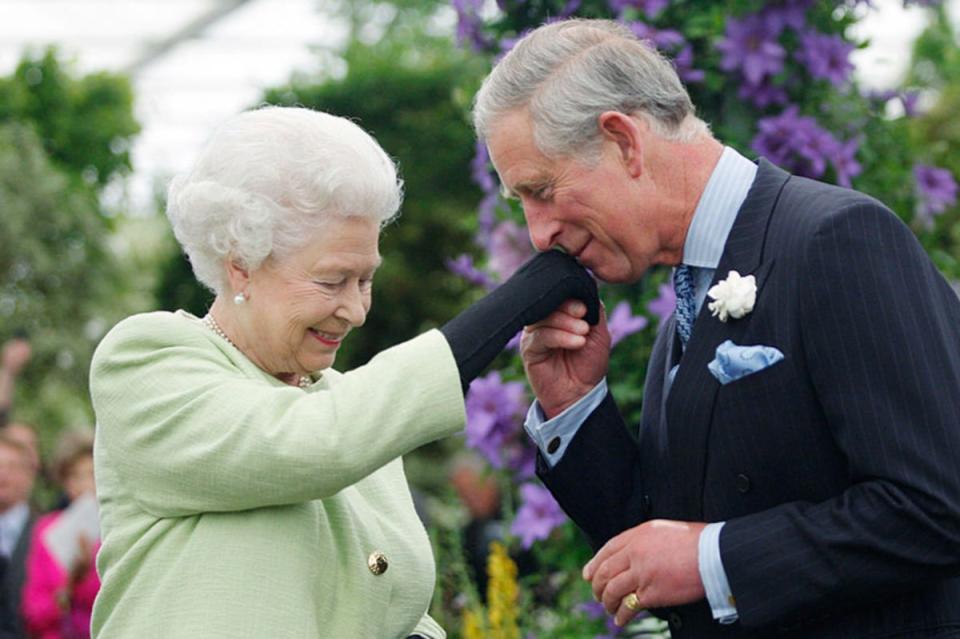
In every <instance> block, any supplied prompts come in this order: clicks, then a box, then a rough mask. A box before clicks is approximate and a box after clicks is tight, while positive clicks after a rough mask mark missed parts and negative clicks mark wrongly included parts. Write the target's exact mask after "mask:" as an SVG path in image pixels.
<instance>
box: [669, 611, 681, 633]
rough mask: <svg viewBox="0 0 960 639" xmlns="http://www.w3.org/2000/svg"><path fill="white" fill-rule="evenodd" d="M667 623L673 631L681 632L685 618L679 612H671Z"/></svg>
mask: <svg viewBox="0 0 960 639" xmlns="http://www.w3.org/2000/svg"><path fill="white" fill-rule="evenodd" d="M667 623H669V624H670V629H671V630H680V629H681V628H683V617H681V616H680V613H679V612H671V613H670V614H669V615H667Z"/></svg>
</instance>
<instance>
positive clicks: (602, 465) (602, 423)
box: [537, 393, 639, 550]
mask: <svg viewBox="0 0 960 639" xmlns="http://www.w3.org/2000/svg"><path fill="white" fill-rule="evenodd" d="M638 463H639V459H638V454H637V446H636V443H635V442H634V441H633V440H632V439H631V438H630V435H629V434H628V432H627V427H626V424H625V423H624V420H623V417H622V416H621V415H620V411H619V410H618V409H617V404H616V402H615V401H614V399H613V395H611V394H610V393H608V394H607V396H606V397H605V398H604V400H603V401H602V402H600V405H599V406H597V408H596V409H595V410H594V411H593V412H592V413H591V414H590V416H589V417H588V418H587V420H586V421H585V422H584V423H583V425H582V426H581V427H580V429H579V430H578V431H577V434H576V435H575V436H574V438H573V441H571V442H570V445H569V446H568V447H567V450H566V452H565V453H564V455H563V457H561V458H560V461H559V462H558V463H557V464H556V465H555V466H554V467H553V468H550V466H549V465H548V464H547V463H546V461H545V460H544V459H543V458H542V455H541V453H540V452H539V451H538V452H537V475H538V476H539V477H540V479H541V480H542V481H543V483H544V484H545V485H546V486H547V488H548V489H549V490H550V492H551V493H552V494H553V496H554V497H555V498H556V500H557V503H559V504H560V506H561V507H562V508H563V510H564V512H566V513H567V515H569V517H570V519H572V520H573V521H574V523H576V524H577V526H578V527H579V528H580V530H582V531H583V532H584V534H585V535H586V536H587V539H588V540H589V541H590V545H591V546H592V547H593V548H594V550H598V549H599V548H600V547H601V546H603V544H605V543H606V542H607V540H608V539H610V538H611V537H613V536H615V535H617V534H619V533H620V532H621V531H623V530H624V529H625V528H627V527H629V526H630V525H633V523H635V521H634V518H633V516H632V515H631V513H630V508H629V507H628V506H629V503H630V502H631V501H633V496H634V493H635V490H636V489H635V486H634V485H633V482H632V480H631V479H630V478H632V477H637V476H638V473H637V472H636V469H637V464H638ZM630 522H633V523H630Z"/></svg>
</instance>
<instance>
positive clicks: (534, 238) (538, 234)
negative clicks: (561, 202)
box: [523, 203, 561, 251]
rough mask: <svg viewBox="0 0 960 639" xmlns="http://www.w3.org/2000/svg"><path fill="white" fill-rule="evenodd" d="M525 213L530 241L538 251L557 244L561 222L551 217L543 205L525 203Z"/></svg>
mask: <svg viewBox="0 0 960 639" xmlns="http://www.w3.org/2000/svg"><path fill="white" fill-rule="evenodd" d="M523 215H524V217H525V218H526V219H527V230H528V231H529V232H530V241H531V242H532V243H533V246H534V247H535V248H536V249H537V250H538V251H546V250H547V249H549V248H551V247H552V246H555V245H556V244H557V241H558V240H559V237H560V228H561V227H560V224H559V223H557V222H556V221H554V220H552V219H550V216H549V215H547V213H546V211H545V210H543V208H542V207H539V206H537V205H536V204H533V205H528V204H526V203H524V206H523Z"/></svg>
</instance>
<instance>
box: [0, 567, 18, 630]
mask: <svg viewBox="0 0 960 639" xmlns="http://www.w3.org/2000/svg"><path fill="white" fill-rule="evenodd" d="M6 574H7V559H6V557H2V556H0V584H2V583H3V580H4V579H5V578H6ZM13 620H14V612H13V609H12V608H10V602H9V601H8V597H7V589H6V588H2V587H0V639H16V634H15V633H16V627H15V626H14V624H13Z"/></svg>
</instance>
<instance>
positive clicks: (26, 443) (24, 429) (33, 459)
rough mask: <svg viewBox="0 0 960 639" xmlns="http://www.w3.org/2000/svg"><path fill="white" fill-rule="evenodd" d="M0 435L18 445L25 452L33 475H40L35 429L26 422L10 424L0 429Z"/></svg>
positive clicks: (40, 467) (38, 445) (37, 440)
mask: <svg viewBox="0 0 960 639" xmlns="http://www.w3.org/2000/svg"><path fill="white" fill-rule="evenodd" d="M0 433H2V434H4V435H6V436H7V437H8V438H9V439H12V440H13V441H15V442H18V443H20V444H21V445H22V446H23V447H24V448H25V449H26V450H27V453H28V454H29V456H30V463H31V465H32V466H33V470H34V473H36V474H40V472H41V471H42V470H43V466H42V464H41V463H40V441H39V439H38V437H37V429H36V427H35V426H34V425H33V424H28V423H26V422H19V421H17V422H10V423H9V424H7V425H6V426H4V427H3V428H0Z"/></svg>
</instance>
